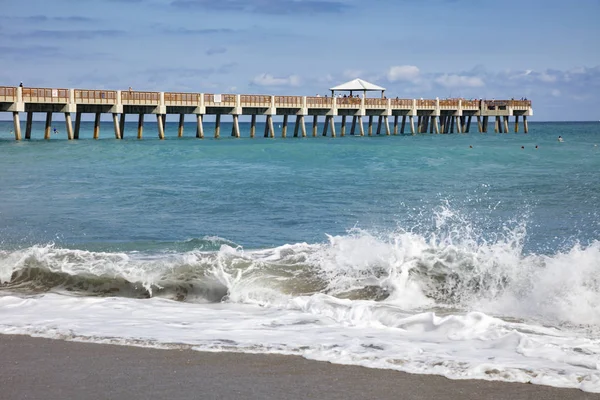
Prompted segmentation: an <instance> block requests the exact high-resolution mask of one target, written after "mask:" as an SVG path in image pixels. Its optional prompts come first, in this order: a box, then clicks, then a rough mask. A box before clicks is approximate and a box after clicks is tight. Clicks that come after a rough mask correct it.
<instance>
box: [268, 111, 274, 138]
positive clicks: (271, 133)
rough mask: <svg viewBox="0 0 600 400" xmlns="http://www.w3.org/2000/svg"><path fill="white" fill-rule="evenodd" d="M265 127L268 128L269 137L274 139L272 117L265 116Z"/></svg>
mask: <svg viewBox="0 0 600 400" xmlns="http://www.w3.org/2000/svg"><path fill="white" fill-rule="evenodd" d="M267 127H268V128H269V137H270V138H274V137H275V128H274V127H273V116H272V115H267Z"/></svg>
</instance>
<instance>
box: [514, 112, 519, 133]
mask: <svg viewBox="0 0 600 400" xmlns="http://www.w3.org/2000/svg"><path fill="white" fill-rule="evenodd" d="M515 133H519V116H518V115H515Z"/></svg>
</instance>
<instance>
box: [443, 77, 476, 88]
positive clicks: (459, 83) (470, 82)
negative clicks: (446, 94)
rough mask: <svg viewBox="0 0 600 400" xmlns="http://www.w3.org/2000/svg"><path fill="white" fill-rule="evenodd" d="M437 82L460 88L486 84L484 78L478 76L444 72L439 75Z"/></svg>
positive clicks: (448, 86)
mask: <svg viewBox="0 0 600 400" xmlns="http://www.w3.org/2000/svg"><path fill="white" fill-rule="evenodd" d="M435 82H436V83H438V84H439V85H442V86H444V87H447V88H460V87H482V86H484V85H485V84H484V83H483V80H482V79H481V78H479V77H477V76H464V75H454V74H450V75H449V74H444V75H441V76H438V77H437V78H436V79H435Z"/></svg>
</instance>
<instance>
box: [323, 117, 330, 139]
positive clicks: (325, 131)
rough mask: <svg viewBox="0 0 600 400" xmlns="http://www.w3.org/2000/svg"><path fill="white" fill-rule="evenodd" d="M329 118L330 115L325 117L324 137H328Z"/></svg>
mask: <svg viewBox="0 0 600 400" xmlns="http://www.w3.org/2000/svg"><path fill="white" fill-rule="evenodd" d="M329 118H330V116H329V115H327V116H325V123H324V124H323V136H327V131H328V130H329Z"/></svg>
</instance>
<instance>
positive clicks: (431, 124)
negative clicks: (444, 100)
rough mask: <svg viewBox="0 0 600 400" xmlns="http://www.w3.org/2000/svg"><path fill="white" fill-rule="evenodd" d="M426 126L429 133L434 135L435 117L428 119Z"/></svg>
mask: <svg viewBox="0 0 600 400" xmlns="http://www.w3.org/2000/svg"><path fill="white" fill-rule="evenodd" d="M425 125H426V126H427V127H428V128H429V133H433V116H430V117H427V121H425Z"/></svg>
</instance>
